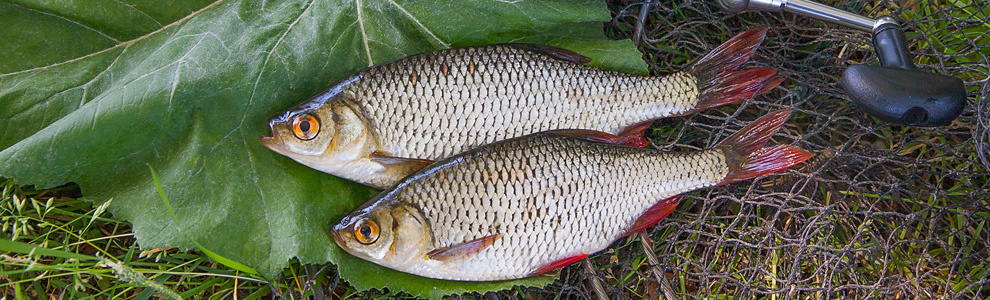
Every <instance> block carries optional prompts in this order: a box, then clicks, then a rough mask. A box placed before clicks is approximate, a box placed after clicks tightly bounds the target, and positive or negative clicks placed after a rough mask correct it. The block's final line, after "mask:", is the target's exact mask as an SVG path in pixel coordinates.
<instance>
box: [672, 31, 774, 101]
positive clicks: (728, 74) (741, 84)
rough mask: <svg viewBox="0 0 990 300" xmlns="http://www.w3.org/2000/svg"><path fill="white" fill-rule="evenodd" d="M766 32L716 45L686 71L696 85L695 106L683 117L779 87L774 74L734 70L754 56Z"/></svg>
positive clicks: (767, 70) (745, 34)
mask: <svg viewBox="0 0 990 300" xmlns="http://www.w3.org/2000/svg"><path fill="white" fill-rule="evenodd" d="M766 34H767V29H766V28H757V29H751V30H748V31H746V32H743V33H740V34H739V35H736V36H735V37H733V38H731V39H729V40H728V41H726V42H725V43H723V44H722V45H719V46H718V47H716V48H715V49H714V50H712V51H711V52H709V53H708V54H707V55H705V56H704V57H702V58H701V59H698V61H696V62H695V63H694V64H692V65H691V66H690V67H688V68H687V70H686V72H687V73H689V74H691V75H693V76H694V77H695V78H696V79H697V82H698V89H699V91H700V95H699V96H698V102H697V103H696V104H695V106H694V108H692V109H691V110H690V111H688V112H687V113H688V114H690V113H693V112H697V111H701V110H705V109H709V108H713V107H718V106H722V105H726V104H729V103H733V102H736V101H739V100H742V99H746V98H750V97H753V96H756V95H759V94H762V93H764V92H766V91H769V90H770V89H773V88H774V87H776V86H777V85H779V84H780V83H781V82H782V81H783V79H782V78H781V79H775V77H776V76H777V70H776V69H773V68H766V67H758V68H752V69H743V70H737V69H738V68H739V66H741V65H742V64H743V63H745V62H746V61H748V60H749V58H750V57H752V56H753V53H754V52H756V48H757V47H759V45H760V43H762V42H763V38H764V37H766Z"/></svg>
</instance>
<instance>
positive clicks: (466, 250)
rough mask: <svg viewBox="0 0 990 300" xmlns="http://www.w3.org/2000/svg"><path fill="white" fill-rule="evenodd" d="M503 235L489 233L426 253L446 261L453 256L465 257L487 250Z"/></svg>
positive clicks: (434, 258) (435, 258) (431, 257)
mask: <svg viewBox="0 0 990 300" xmlns="http://www.w3.org/2000/svg"><path fill="white" fill-rule="evenodd" d="M500 237H502V235H501V234H498V233H496V234H494V235H489V236H486V237H482V238H478V239H474V240H471V241H467V242H463V243H460V244H457V245H451V246H449V247H444V248H440V249H436V250H433V251H430V252H429V253H426V256H427V257H429V258H430V259H433V260H442V261H446V260H449V259H453V258H464V257H469V256H471V255H475V254H477V253H478V252H481V250H485V248H488V246H491V245H492V244H493V243H495V240H498V238H500Z"/></svg>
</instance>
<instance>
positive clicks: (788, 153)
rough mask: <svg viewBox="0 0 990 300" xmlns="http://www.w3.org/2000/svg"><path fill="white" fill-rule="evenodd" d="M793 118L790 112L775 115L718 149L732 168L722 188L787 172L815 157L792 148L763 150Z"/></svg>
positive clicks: (778, 147)
mask: <svg viewBox="0 0 990 300" xmlns="http://www.w3.org/2000/svg"><path fill="white" fill-rule="evenodd" d="M790 115H791V110H789V109H785V110H778V111H775V112H771V113H769V114H767V115H765V116H762V117H760V118H759V119H756V121H753V123H750V124H749V125H746V127H743V129H740V130H739V132H736V133H735V134H733V135H732V136H729V138H727V139H725V141H722V142H721V143H720V144H719V145H718V146H716V148H718V149H721V150H722V153H723V154H724V155H725V158H726V162H727V163H728V165H729V172H728V174H727V175H726V176H725V178H724V179H723V180H722V181H721V182H719V185H723V184H729V183H733V182H737V181H743V180H747V179H751V178H756V177H758V176H760V175H764V174H769V173H773V172H777V171H780V170H783V169H787V168H789V167H791V166H794V165H796V164H799V163H801V162H803V161H805V160H807V159H809V158H811V157H812V156H814V155H815V154H813V153H810V152H808V151H805V150H804V149H801V148H798V147H796V146H791V145H776V146H770V147H763V145H764V144H766V142H767V140H769V139H770V137H771V136H773V134H774V133H776V132H777V130H778V129H780V126H781V125H783V124H784V121H786V120H787V118H788V117H790Z"/></svg>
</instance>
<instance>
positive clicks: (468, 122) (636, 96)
mask: <svg viewBox="0 0 990 300" xmlns="http://www.w3.org/2000/svg"><path fill="white" fill-rule="evenodd" d="M765 36H766V29H753V30H749V31H746V32H744V33H741V34H739V35H738V36H736V37H734V38H732V39H730V40H728V41H727V42H725V43H724V44H722V45H721V46H719V47H717V48H715V49H714V50H712V51H711V52H710V53H708V54H707V55H706V56H704V57H702V58H701V59H699V60H697V62H695V63H693V64H691V65H690V66H688V67H687V68H686V69H685V70H684V71H681V72H675V73H672V74H668V75H664V76H638V75H630V74H625V73H620V72H615V71H609V70H603V69H597V68H593V67H590V66H586V65H584V63H586V62H588V61H589V59H588V58H587V57H584V56H582V55H581V54H578V53H576V52H573V51H570V50H566V49H562V48H556V47H551V46H546V45H537V44H496V45H485V46H476V47H467V48H455V49H446V50H440V51H435V52H428V53H424V54H419V55H414V56H410V57H405V58H401V59H398V60H395V61H392V62H389V63H384V64H381V65H377V66H373V67H370V68H368V69H365V70H362V71H359V72H357V73H356V74H354V75H352V76H349V77H347V78H345V79H343V80H341V81H339V82H337V83H336V84H333V85H332V86H331V87H330V88H329V89H327V90H326V91H324V92H322V93H320V94H318V95H316V96H314V97H313V98H312V99H310V100H307V101H305V102H303V103H300V104H299V105H297V106H295V107H292V108H291V109H289V110H287V111H285V112H282V113H280V114H278V115H276V116H274V117H272V118H271V119H270V120H269V121H268V125H269V131H270V136H262V137H261V138H260V141H261V143H262V144H263V145H264V146H266V147H268V148H269V149H271V150H273V151H274V152H276V153H278V154H282V155H285V156H288V157H289V158H291V159H293V160H295V161H297V162H299V163H301V164H303V165H306V166H309V167H311V168H313V169H316V170H319V171H322V172H325V173H329V174H332V175H335V176H338V177H342V178H345V179H348V180H351V181H355V182H358V183H362V184H365V185H370V186H372V187H376V188H379V189H384V188H387V187H390V186H392V185H394V184H395V183H396V182H398V181H399V180H400V179H402V178H404V177H406V176H408V175H409V174H411V173H413V172H415V171H417V170H419V169H421V168H423V167H425V166H427V165H429V164H430V163H432V162H434V161H436V160H438V159H441V158H445V157H449V156H451V155H454V154H457V153H461V152H464V151H466V150H469V149H472V148H475V147H478V146H481V145H486V144H490V143H492V142H495V141H500V140H504V139H508V138H513V137H518V136H523V135H527V134H531V133H535V132H541V131H547V130H555V129H589V130H597V131H603V132H607V133H610V134H613V135H618V136H622V137H623V138H624V143H626V144H628V145H646V144H647V142H646V141H645V140H644V139H643V137H642V133H643V131H644V130H645V129H646V127H648V126H649V125H650V122H651V121H652V120H655V119H658V118H663V117H669V116H679V115H686V114H690V113H693V112H696V111H700V110H704V109H708V108H712V107H717V106H720V105H725V104H729V103H733V102H736V101H739V100H741V99H746V98H750V97H753V96H754V95H757V94H760V93H763V92H765V91H767V90H769V89H771V88H773V87H775V86H776V85H778V84H779V83H780V82H781V81H782V80H783V79H782V78H780V79H777V78H776V70H775V69H772V68H767V67H755V68H748V69H740V66H741V65H742V64H743V63H745V62H746V61H747V60H749V58H750V57H751V56H752V55H753V53H754V52H755V51H756V49H757V47H758V46H759V44H760V43H762V41H763V39H764V37H765Z"/></svg>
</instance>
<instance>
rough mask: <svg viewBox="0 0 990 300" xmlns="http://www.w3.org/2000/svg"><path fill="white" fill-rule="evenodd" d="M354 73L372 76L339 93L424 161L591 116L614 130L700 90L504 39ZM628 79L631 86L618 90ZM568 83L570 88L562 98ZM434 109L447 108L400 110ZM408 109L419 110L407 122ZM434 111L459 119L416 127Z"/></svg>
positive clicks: (388, 139) (394, 151)
mask: <svg viewBox="0 0 990 300" xmlns="http://www.w3.org/2000/svg"><path fill="white" fill-rule="evenodd" d="M506 62H513V63H511V64H506ZM471 65H473V66H474V67H473V69H471ZM479 66H480V67H479ZM469 69H471V70H469ZM412 74H415V75H412ZM358 76H361V77H362V78H372V80H363V81H357V82H355V83H354V84H352V85H350V86H348V87H347V89H345V91H350V92H353V93H354V94H356V95H357V97H356V99H358V101H359V102H358V104H359V105H360V106H361V108H362V109H363V110H364V111H368V112H370V114H371V115H372V116H371V118H369V119H370V120H372V123H373V124H372V127H374V128H375V129H377V132H378V134H379V137H380V141H381V143H382V145H380V147H381V148H383V149H385V151H386V152H388V153H389V154H391V155H394V156H398V157H416V158H421V159H430V160H436V159H439V158H443V157H447V156H450V155H453V154H456V153H460V152H463V151H464V150H467V149H470V148H473V147H474V146H476V145H482V144H488V143H491V142H494V141H497V140H499V139H503V138H505V133H506V132H508V133H510V134H511V135H512V136H520V135H525V134H529V133H534V132H539V131H545V130H551V129H560V128H586V127H588V126H589V124H596V125H595V127H598V128H603V129H604V130H603V131H605V132H610V133H613V134H618V133H619V132H620V131H621V130H622V129H624V128H626V127H628V126H631V125H634V124H637V123H640V122H643V121H646V120H650V119H654V118H655V117H656V116H657V115H658V114H661V115H670V114H677V113H681V112H684V111H687V110H689V109H690V108H692V107H693V106H692V105H690V104H691V103H690V102H693V101H696V100H697V95H698V88H697V86H696V83H695V79H694V77H692V76H690V75H688V74H685V73H674V74H671V75H668V76H663V77H643V76H634V75H629V74H623V73H618V72H613V71H607V70H601V69H596V68H592V67H587V66H582V65H575V64H573V63H570V62H566V61H562V60H559V59H555V58H552V57H548V56H545V55H534V54H533V53H532V52H529V51H526V50H524V49H520V48H517V47H512V46H510V45H492V46H482V47H475V48H462V49H450V50H441V51H437V52H431V53H428V54H424V55H420V56H413V57H409V58H407V59H405V60H404V61H401V63H393V64H386V65H381V66H379V67H376V68H372V69H368V70H366V71H363V72H362V73H359V75H358ZM485 78H491V79H490V80H485ZM628 86H635V87H636V89H629V88H621V87H628ZM397 87H404V88H397ZM569 91H576V94H575V95H574V96H572V97H568V95H567V93H568V92H569ZM657 99H663V100H662V101H657ZM362 100H366V101H362ZM506 104H509V105H506ZM615 107H621V108H622V109H621V110H618V111H616V110H614V109H613V108H615ZM577 108H581V109H577ZM438 110H439V111H453V112H454V113H453V114H436V115H433V114H430V115H424V114H411V113H406V112H409V111H438ZM658 112H659V113H658ZM405 115H409V116H416V117H413V118H407V119H405V120H404V119H403V118H402V116H405ZM390 116H391V117H390ZM427 116H428V117H429V118H427ZM496 116H497V117H500V118H502V120H501V121H499V122H497V124H499V125H500V126H494V125H495V124H496V122H493V121H492V119H494V118H497V117H496ZM437 118H441V119H444V118H445V119H448V120H446V122H447V123H452V124H457V126H447V127H443V126H439V127H434V126H424V125H423V124H430V123H432V122H434V120H435V119H437ZM443 122H444V121H441V123H443ZM486 122H487V123H486ZM410 128H413V129H421V128H422V129H427V128H428V129H429V130H409V129H410ZM439 137H444V138H445V142H444V143H441V144H440V145H442V146H440V147H428V146H425V145H424V144H436V143H435V141H436V140H438V139H439ZM399 141H408V144H403V143H402V142H399ZM459 141H463V142H459Z"/></svg>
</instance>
